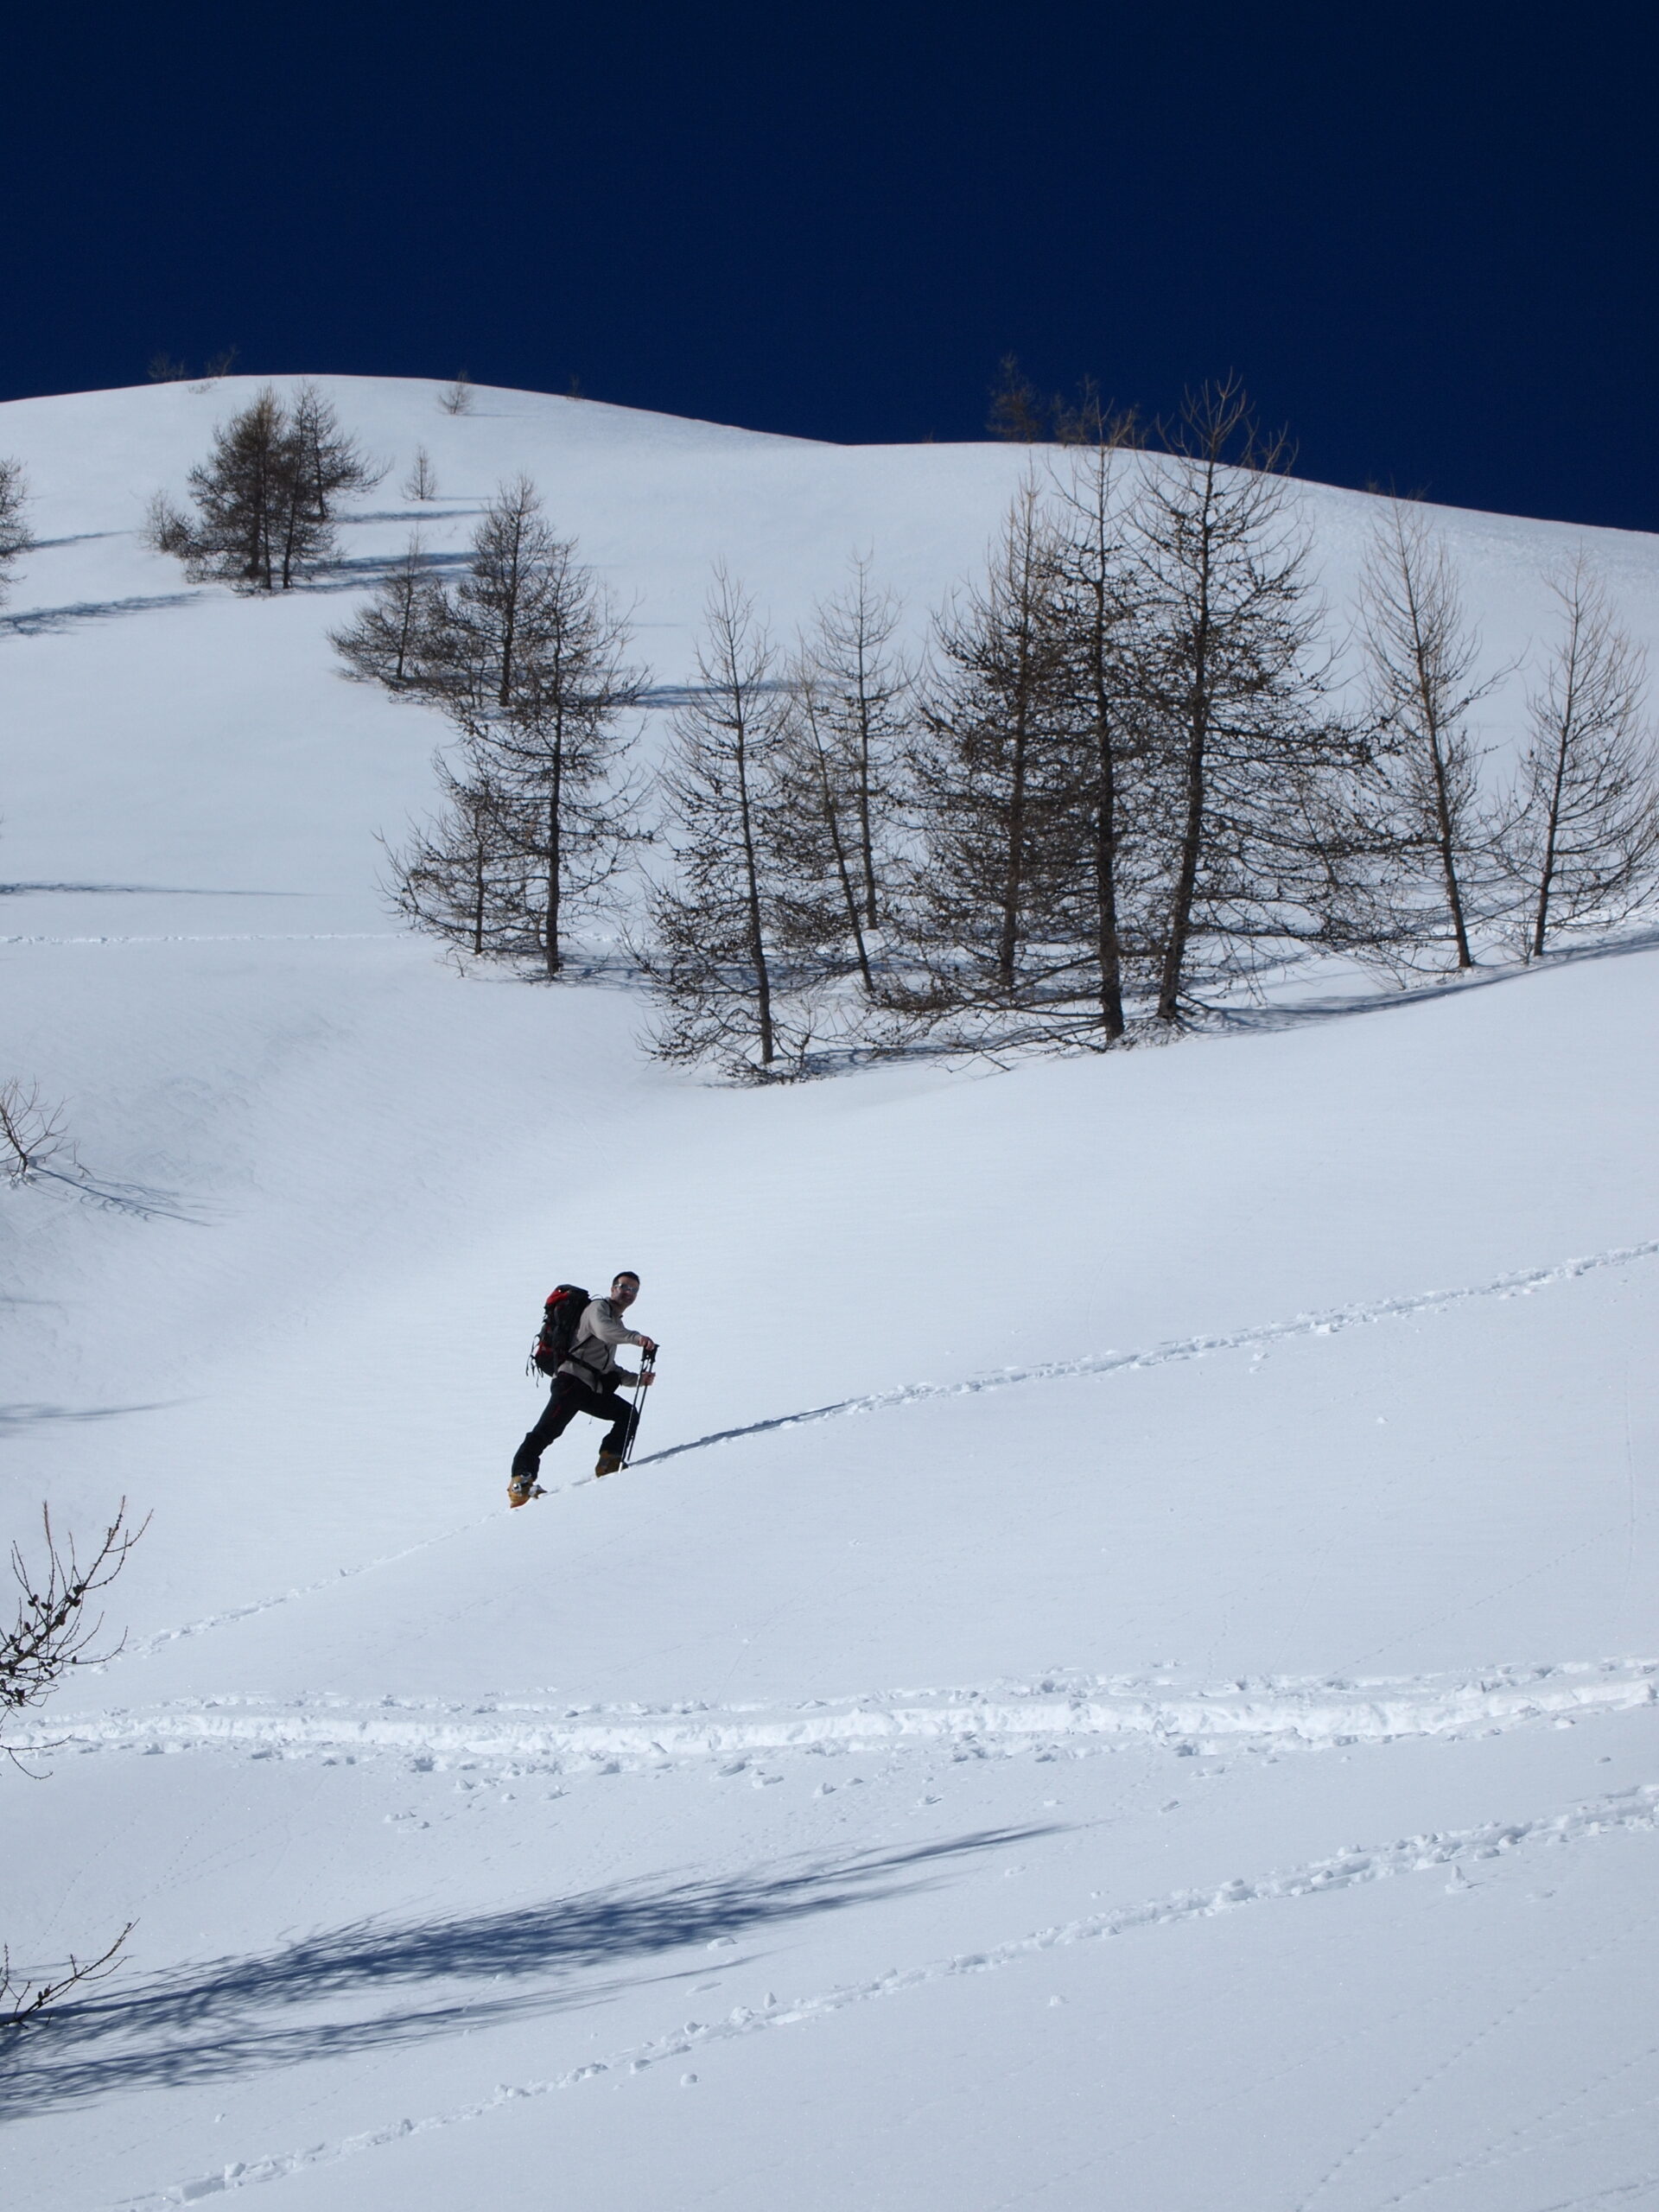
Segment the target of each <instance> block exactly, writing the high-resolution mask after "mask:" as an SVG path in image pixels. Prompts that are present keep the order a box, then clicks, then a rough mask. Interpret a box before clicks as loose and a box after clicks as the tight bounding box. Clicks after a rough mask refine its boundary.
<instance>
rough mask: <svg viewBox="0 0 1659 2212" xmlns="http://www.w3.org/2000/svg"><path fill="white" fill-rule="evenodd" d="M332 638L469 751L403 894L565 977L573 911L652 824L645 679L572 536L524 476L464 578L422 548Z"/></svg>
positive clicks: (421, 909) (427, 921) (416, 849)
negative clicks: (427, 709) (634, 775)
mask: <svg viewBox="0 0 1659 2212" xmlns="http://www.w3.org/2000/svg"><path fill="white" fill-rule="evenodd" d="M334 642H335V645H336V646H337V648H338V650H339V651H340V654H341V657H342V658H344V660H345V661H346V667H347V671H348V672H349V673H350V674H352V675H353V676H357V677H372V678H374V679H376V680H378V682H379V683H383V684H384V685H385V687H386V689H387V690H389V691H391V693H392V694H393V695H394V696H398V697H402V698H412V699H416V700H420V701H423V702H427V703H429V704H431V705H435V706H436V707H438V708H439V709H442V712H443V713H444V715H446V716H447V717H448V721H449V722H450V724H451V726H452V728H453V729H454V733H455V737H456V740H457V741H458V744H459V756H458V759H457V760H456V762H455V763H454V766H453V767H450V768H446V769H445V771H444V772H443V776H442V785H443V800H444V804H443V807H442V811H441V813H440V815H439V817H438V818H437V819H436V820H435V822H434V823H432V824H430V825H429V827H428V828H427V829H423V830H421V831H419V832H417V833H416V836H415V837H414V840H413V842H411V844H410V847H409V848H408V849H407V850H406V851H404V852H403V853H400V854H394V855H393V858H392V868H393V876H394V889H393V900H394V903H395V904H396V905H397V906H398V907H399V909H400V911H402V912H405V913H406V914H407V915H408V916H409V917H410V918H411V919H413V920H415V921H416V922H417V924H418V925H419V926H421V927H423V928H427V929H431V930H434V931H435V932H436V933H437V934H438V935H440V936H442V937H445V938H448V940H449V941H450V942H451V943H454V944H458V945H460V946H461V947H463V949H466V950H472V951H474V952H482V953H485V954H486V955H489V956H491V957H499V958H511V959H513V960H516V961H518V962H520V963H525V964H529V965H533V966H534V967H535V968H536V969H537V970H538V971H539V972H540V973H541V974H542V975H543V976H548V977H553V976H557V975H558V974H559V973H560V971H561V969H562V968H563V963H564V953H565V945H566V940H567V938H568V936H569V925H570V916H571V913H572V912H573V911H582V910H584V909H591V908H592V907H593V906H594V904H595V903H596V902H597V901H598V900H599V899H600V898H601V893H602V892H603V890H604V887H605V886H606V885H607V884H608V883H609V882H610V881H611V880H612V879H613V877H614V876H615V874H617V873H618V871H619V869H620V867H621V865H622V862H623V859H624V857H625V855H626V850H627V849H628V847H629V846H630V845H631V844H632V842H634V841H635V840H636V838H637V836H638V834H639V833H638V829H637V826H636V820H635V812H634V800H635V798H636V796H637V794H636V793H635V792H634V791H633V790H632V786H631V785H630V784H629V781H628V779H627V776H626V766H625V763H624V760H623V755H624V753H625V751H626V729H625V727H624V725H625V721H626V715H627V714H628V711H629V710H630V709H632V707H633V706H634V705H636V704H637V702H638V701H639V695H640V691H641V690H642V688H643V685H644V682H645V677H644V675H643V673H642V671H639V670H637V669H634V668H632V667H631V666H630V665H629V664H628V662H627V658H626V656H627V649H628V631H627V625H626V621H625V620H624V619H623V618H622V617H621V616H620V614H619V613H617V611H616V609H615V608H614V607H613V606H612V604H611V602H610V601H609V599H608V597H607V594H606V593H605V592H604V591H603V589H602V588H601V586H600V585H599V584H598V582H596V581H595V579H594V576H593V575H592V574H591V572H590V571H589V570H588V569H586V568H584V567H583V566H582V563H581V562H580V561H578V559H577V558H576V547H575V540H574V539H570V538H562V537H558V536H556V533H555V532H554V531H553V530H552V529H551V528H550V525H549V524H548V522H547V519H546V517H545V515H544V514H543V509H542V503H541V499H540V496H539V494H538V493H537V490H536V486H534V484H532V483H531V480H529V478H528V477H523V476H521V477H518V478H517V479H515V480H514V481H513V482H512V483H510V484H506V485H504V486H502V487H501V490H500V491H499V493H498V494H497V496H496V498H495V499H493V500H492V502H491V503H490V505H489V507H488V508H487V509H486V512H485V515H484V518H483V520H482V521H481V522H480V524H479V527H478V529H477V531H475V533H474V539H473V558H472V563H471V565H470V567H469V568H468V569H467V574H466V575H464V576H463V577H462V579H461V582H460V583H459V584H458V585H456V586H454V588H447V587H445V586H444V585H442V584H441V583H438V582H429V581H428V580H427V578H426V577H425V576H424V575H423V574H422V570H421V563H420V556H419V555H418V552H417V551H416V550H411V551H410V554H409V555H408V556H405V559H404V563H403V564H402V566H401V567H400V568H399V569H397V570H395V571H394V572H393V573H392V574H391V575H389V576H388V577H387V578H386V579H385V581H384V582H383V583H382V585H381V587H380V588H379V590H378V593H377V594H376V595H375V597H374V599H373V600H372V601H371V603H370V605H369V606H368V607H366V608H365V610H364V612H363V613H361V614H360V615H359V618H358V620H357V621H356V622H355V623H353V624H352V625H351V626H348V628H346V630H343V631H341V632H339V633H338V634H337V636H336V638H335V641H334ZM446 886H448V887H452V888H453V890H454V893H455V895H454V896H452V895H451V891H450V890H449V889H446V888H445V887H446ZM480 899H484V900H486V902H487V906H488V913H487V916H481V915H480Z"/></svg>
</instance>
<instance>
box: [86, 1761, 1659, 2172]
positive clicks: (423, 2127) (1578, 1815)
mask: <svg viewBox="0 0 1659 2212" xmlns="http://www.w3.org/2000/svg"><path fill="white" fill-rule="evenodd" d="M1656 1831H1659V1783H1644V1784H1643V1785H1642V1786H1641V1787H1640V1788H1639V1789H1629V1790H1622V1791H1620V1792H1618V1794H1617V1795H1616V1796H1609V1797H1603V1798H1598V1799H1595V1800H1592V1802H1589V1803H1587V1804H1582V1805H1575V1806H1573V1808H1571V1809H1570V1810H1568V1811H1567V1812H1565V1813H1558V1814H1555V1815H1549V1816H1547V1817H1544V1818H1541V1819H1538V1820H1533V1821H1488V1822H1486V1823H1484V1825H1483V1826H1482V1827H1476V1828H1461V1829H1445V1830H1431V1831H1429V1832H1428V1833H1427V1834H1423V1835H1415V1836H1407V1837H1402V1838H1401V1839H1400V1840H1396V1841H1395V1842H1392V1843H1385V1844H1381V1845H1376V1846H1371V1847H1366V1846H1363V1845H1359V1844H1356V1845H1353V1846H1351V1847H1349V1848H1348V1849H1346V1850H1344V1851H1340V1852H1338V1853H1337V1854H1336V1856H1335V1857H1334V1858H1330V1859H1314V1860H1312V1861H1310V1862H1309V1863H1308V1864H1306V1866H1300V1867H1296V1868H1294V1869H1293V1870H1292V1871H1291V1872H1287V1873H1282V1874H1268V1875H1265V1876H1262V1877H1261V1878H1258V1879H1256V1880H1255V1881H1247V1880H1245V1879H1244V1878H1243V1877H1239V1878H1235V1879H1234V1880H1232V1881H1230V1882H1224V1883H1223V1884H1222V1885H1221V1886H1220V1887H1219V1888H1217V1889H1212V1890H1179V1891H1175V1892H1174V1894H1173V1895H1172V1896H1169V1897H1160V1898H1156V1899H1154V1900H1152V1901H1150V1902H1148V1903H1146V1904H1135V1905H1119V1906H1115V1907H1113V1908H1112V1909H1111V1910H1109V1911H1106V1912H1098V1913H1090V1915H1088V1916H1086V1917H1085V1918H1083V1919H1080V1920H1071V1921H1066V1922H1065V1923H1062V1924H1061V1925H1059V1926H1058V1927H1054V1928H1044V1929H1038V1930H1037V1931H1036V1932H1035V1933H1034V1934H1033V1935H1030V1936H1019V1937H1016V1938H1014V1941H1012V1942H1007V1943H997V1944H994V1945H992V1946H990V1947H989V1948H987V1949H985V1950H983V1951H968V1952H963V1953H960V1954H958V1955H957V1956H955V1957H952V1958H947V1959H934V1960H931V1961H928V1962H927V1963H925V1965H922V1966H918V1967H903V1968H899V1967H895V1968H894V1969H893V1971H892V1972H891V1973H889V1974H882V1975H880V1977H879V1978H877V1979H876V1980H871V1981H862V1982H850V1983H844V1984H842V1986H839V1987H837V1988H835V1989H830V1990H826V1991H823V1992H820V1993H817V1994H815V1995H810V1996H805V1997H798V1998H794V1999H791V2000H790V2001H788V2002H787V2003H784V2002H779V2003H776V2004H771V2005H763V2006H760V2007H758V2008H753V2007H750V2006H748V2005H739V2006H737V2007H736V2008H735V2010H734V2011H733V2012H730V2013H729V2014H728V2016H727V2018H725V2019H723V2020H715V2021H710V2022H707V2023H702V2022H695V2021H692V2022H688V2023H687V2024H686V2025H685V2026H684V2027H683V2028H682V2029H680V2030H678V2031H675V2032H674V2033H671V2034H669V2035H666V2036H659V2037H656V2038H654V2039H653V2040H652V2041H651V2042H649V2043H643V2044H635V2045H633V2046H632V2048H631V2049H629V2050H620V2051H618V2052H615V2053H613V2055H612V2056H610V2057H608V2058H602V2059H594V2060H592V2061H590V2062H589V2063H588V2064H587V2065H584V2066H578V2067H575V2068H574V2069H571V2070H570V2071H569V2072H568V2073H564V2074H558V2075H552V2076H550V2078H548V2079H546V2080H543V2081H535V2082H520V2083H509V2082H503V2083H500V2084H499V2086H498V2087H497V2088H496V2089H495V2091H494V2092H493V2094H492V2095H490V2096H488V2097H484V2098H480V2099H477V2100H475V2101H474V2102H472V2103H469V2104H465V2105H458V2106H455V2107H453V2108H452V2109H451V2110H449V2111H448V2112H443V2113H432V2114H430V2115H429V2116H428V2117H426V2118H425V2119H422V2120H399V2121H397V2123H396V2124H395V2125H394V2126H389V2127H380V2128H372V2129H369V2130H367V2131H365V2133H361V2134H357V2135H348V2136H346V2137H344V2138H343V2139H340V2141H338V2142H335V2143H321V2144H313V2145H309V2146H308V2147H307V2148H306V2149H304V2150H302V2151H293V2152H288V2153H286V2154H285V2155H281V2156H277V2157H274V2158H260V2159H257V2160H256V2161H254V2162H253V2163H251V2164H243V2163H237V2164H231V2165H227V2166H225V2167H223V2168H221V2169H220V2171H219V2172H218V2173H215V2174H206V2175H202V2176H200V2177H199V2178H197V2179H195V2180H193V2181H186V2182H178V2183H174V2184H173V2186H172V2187H170V2188H168V2189H163V2190H157V2191H155V2192H153V2193H152V2194H150V2195H148V2196H134V2197H126V2198H124V2199H122V2200H121V2202H119V2204H118V2205H117V2206H114V2207H111V2212H172V2208H173V2207H174V2206H175V2205H180V2204H192V2203H196V2202H200V2200H201V2199H202V2198H203V2197H206V2196H218V2195H220V2194H224V2193H228V2192H229V2191H231V2190H238V2189H248V2188H251V2187H254V2186H255V2185H257V2183H262V2182H269V2181H285V2180H288V2179H289V2178H290V2177H292V2176H294V2175H296V2174H300V2173H304V2172H307V2171H311V2170H313V2169H315V2168H316V2167H320V2166H331V2165H335V2164H339V2163H340V2161H341V2160H342V2159H345V2158H355V2157H357V2156H359V2154H360V2153H362V2152H365V2151H378V2150H382V2149H385V2147H386V2146H387V2145H391V2144H393V2143H401V2142H404V2141H405V2140H406V2139H408V2138H409V2137H410V2136H414V2135H425V2134H429V2133H433V2132H434V2131H435V2130H436V2129H438V2128H443V2127H454V2126H461V2124H463V2123H464V2122H466V2121H468V2120H482V2119H484V2118H486V2116H487V2115H488V2114H489V2113H493V2112H497V2111H499V2110H500V2109H501V2107H503V2106H505V2105H509V2104H513V2103H516V2102H518V2101H519V2100H521V2099H524V2098H526V2097H542V2096H547V2095H549V2094H551V2093H552V2092H553V2091H555V2090H556V2089H572V2088H577V2087H578V2086H579V2085H580V2084H581V2083H582V2082H589V2081H593V2080H594V2079H595V2078H597V2077H598V2076H600V2075H617V2074H621V2075H625V2076H626V2075H637V2074H643V2073H645V2072H646V2071H647V2070H648V2069H650V2068H651V2067H653V2066H660V2065H663V2064H664V2063H678V2062H679V2061H681V2060H683V2059H686V2058H690V2057H693V2056H696V2054H697V2053H698V2052H700V2051H704V2050H710V2049H712V2048H713V2047H714V2046H715V2045H717V2044H725V2043H732V2042H734V2041H736V2040H737V2039H738V2038H740V2037H745V2036H752V2035H757V2034H760V2032H761V2031H764V2030H767V2029H771V2028H786V2027H797V2026H801V2025H804V2024H810V2022H812V2021H814V2020H821V2019H827V2018H829V2017H830V2016H831V2015H833V2014H835V2013H837V2012H847V2011H849V2009H850V2008H851V2007H852V2006H854V2005H865V2004H868V2003H870V2002H871V2001H872V2000H873V1999H877V1998H885V1997H899V1996H903V1995H905V1994H906V1993H908V1992H909V1991H911V1990H915V1989H925V1988H927V1987H929V1986H931V1985H933V1984H935V1983H938V1982H942V1981H950V1980H955V1979H957V1977H959V1976H961V1975H964V1974H995V1973H997V1972H1000V1971H1001V1968H1003V1967H1011V1966H1018V1965H1022V1964H1024V1963H1026V1962H1027V1961H1030V1960H1033V1959H1036V1958H1040V1957H1042V1956H1043V1955H1045V1954H1046V1953H1047V1952H1050V1951H1054V1950H1059V1949H1063V1948H1066V1947H1068V1946H1070V1945H1072V1944H1077V1943H1086V1942H1099V1941H1103V1940H1107V1939H1109V1938H1111V1937H1114V1936H1128V1935H1133V1934H1136V1933H1138V1932H1140V1931H1141V1930H1142V1929H1151V1928H1169V1927H1175V1926H1179V1924H1181V1923H1183V1922H1187V1921H1192V1920H1209V1919H1214V1918H1215V1917H1217V1916H1218V1915H1219V1914H1221V1913H1224V1912H1235V1911H1237V1910H1240V1909H1241V1908H1242V1907H1243V1906H1246V1905H1255V1904H1274V1903H1277V1902H1280V1901H1281V1900H1283V1899H1287V1898H1290V1897H1325V1896H1328V1895H1330V1894H1331V1893H1332V1891H1338V1890H1350V1889H1356V1888H1358V1887H1359V1886H1360V1885H1363V1884H1365V1883H1369V1882H1383V1881H1389V1880H1392V1879H1393V1878H1395V1877H1396V1876H1398V1875H1402V1874H1418V1873H1427V1872H1433V1871H1434V1870H1436V1869H1440V1868H1446V1867H1451V1868H1452V1869H1454V1870H1456V1871H1457V1872H1459V1874H1461V1872H1462V1870H1463V1869H1464V1868H1465V1866H1470V1865H1471V1864H1475V1863H1478V1862H1480V1861H1483V1860H1486V1859H1501V1858H1504V1857H1507V1856H1509V1855H1510V1854H1511V1853H1515V1852H1516V1851H1519V1850H1522V1849H1525V1848H1527V1847H1551V1846H1554V1847H1560V1846H1562V1845H1566V1844H1572V1843H1580V1842H1585V1841H1587V1840H1590V1839H1591V1838H1592V1837H1595V1836H1600V1835H1615V1834H1649V1835H1650V1834H1654V1833H1655V1832H1656Z"/></svg>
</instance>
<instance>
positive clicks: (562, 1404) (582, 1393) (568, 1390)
mask: <svg viewBox="0 0 1659 2212" xmlns="http://www.w3.org/2000/svg"><path fill="white" fill-rule="evenodd" d="M577 1414H593V1415H594V1418H595V1419H596V1420H598V1421H609V1423H610V1424H611V1427H610V1433H609V1434H608V1435H607V1437H606V1439H605V1441H604V1442H603V1443H602V1444H601V1446H600V1447H599V1448H600V1450H601V1452H616V1453H617V1454H618V1455H619V1456H620V1454H621V1453H622V1452H624V1451H625V1450H626V1448H627V1441H628V1423H629V1422H630V1421H632V1419H633V1408H632V1406H631V1405H630V1404H629V1403H628V1402H627V1400H626V1398H625V1397H624V1396H623V1395H622V1394H621V1392H620V1390H618V1389H616V1388H615V1387H614V1386H613V1387H612V1388H611V1389H608V1390H601V1389H596V1388H595V1387H594V1384H591V1383H582V1382H578V1381H577V1379H576V1377H575V1376H574V1375H556V1376H554V1377H553V1389H552V1391H551V1393H550V1395H549V1397H548V1401H547V1407H546V1410H545V1411H544V1412H543V1414H542V1417H541V1419H540V1420H539V1421H537V1424H536V1426H535V1427H534V1428H532V1429H531V1432H530V1433H529V1435H528V1436H526V1437H525V1439H524V1442H523V1443H522V1444H521V1445H520V1446H518V1450H517V1451H516V1452H514V1453H513V1455H512V1471H513V1473H514V1474H515V1475H530V1476H533V1475H534V1474H535V1472H536V1470H537V1468H538V1467H539V1466H540V1465H541V1464H542V1454H543V1452H545V1451H546V1449H547V1447H548V1446H549V1445H550V1444H551V1443H552V1441H553V1440H554V1439H555V1437H558V1436H563V1434H564V1432H565V1430H566V1429H567V1428H569V1426H570V1424H571V1422H572V1421H574V1420H575V1417H576V1415H577Z"/></svg>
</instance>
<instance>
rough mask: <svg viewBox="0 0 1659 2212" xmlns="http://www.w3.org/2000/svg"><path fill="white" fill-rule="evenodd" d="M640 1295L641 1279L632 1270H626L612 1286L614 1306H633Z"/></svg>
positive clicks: (624, 1269) (616, 1278)
mask: <svg viewBox="0 0 1659 2212" xmlns="http://www.w3.org/2000/svg"><path fill="white" fill-rule="evenodd" d="M638 1297H639V1276H638V1275H637V1274H634V1272H633V1270H632V1268H623V1270H622V1272H621V1274H620V1275H618V1276H616V1277H615V1278H614V1279H613V1281H612V1284H611V1303H612V1305H613V1306H632V1303H633V1301H634V1300H635V1299H636V1298H638Z"/></svg>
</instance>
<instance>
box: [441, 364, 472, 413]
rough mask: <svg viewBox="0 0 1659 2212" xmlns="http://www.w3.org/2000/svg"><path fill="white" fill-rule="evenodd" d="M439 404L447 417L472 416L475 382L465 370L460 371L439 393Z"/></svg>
mask: <svg viewBox="0 0 1659 2212" xmlns="http://www.w3.org/2000/svg"><path fill="white" fill-rule="evenodd" d="M438 404H439V406H440V407H442V410H443V411H444V413H445V414H446V415H470V414H471V413H472V411H473V380H472V378H470V377H469V376H468V375H467V372H466V370H465V369H459V370H457V371H456V372H455V374H454V376H453V377H451V378H450V379H449V381H448V384H447V385H443V386H442V388H441V389H440V391H439V392H438Z"/></svg>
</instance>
